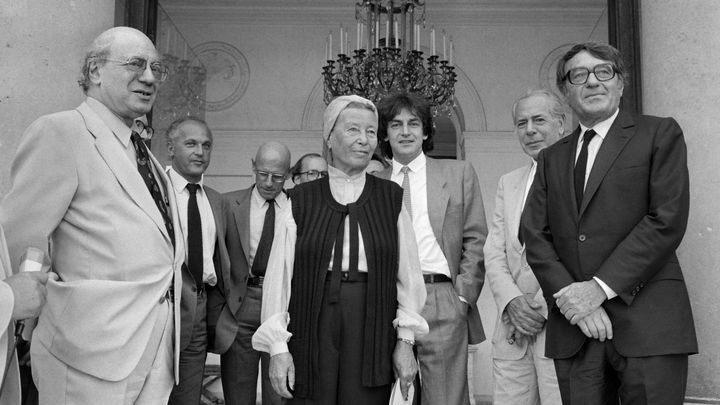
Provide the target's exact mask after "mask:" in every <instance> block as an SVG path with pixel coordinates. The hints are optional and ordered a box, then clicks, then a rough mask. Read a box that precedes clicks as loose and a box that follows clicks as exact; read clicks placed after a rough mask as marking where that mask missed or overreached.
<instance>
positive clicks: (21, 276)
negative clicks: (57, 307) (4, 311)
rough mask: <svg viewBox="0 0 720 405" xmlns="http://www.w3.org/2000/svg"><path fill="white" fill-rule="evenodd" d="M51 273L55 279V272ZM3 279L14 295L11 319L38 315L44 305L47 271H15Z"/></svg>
mask: <svg viewBox="0 0 720 405" xmlns="http://www.w3.org/2000/svg"><path fill="white" fill-rule="evenodd" d="M51 274H53V276H55V277H54V279H57V275H56V274H55V273H51ZM3 281H4V282H6V283H7V284H8V285H9V286H10V288H11V289H12V291H13V295H14V296H15V299H14V302H15V304H14V305H13V313H12V319H14V320H21V319H30V318H36V317H37V316H38V315H40V310H41V309H42V307H43V305H45V295H46V294H47V290H46V289H45V284H46V283H47V281H48V273H45V272H39V271H38V272H27V273H17V274H13V275H12V276H10V277H8V278H6V279H5V280H3Z"/></svg>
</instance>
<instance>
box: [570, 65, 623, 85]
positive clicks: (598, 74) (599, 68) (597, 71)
mask: <svg viewBox="0 0 720 405" xmlns="http://www.w3.org/2000/svg"><path fill="white" fill-rule="evenodd" d="M591 72H592V74H594V75H595V78H596V79H598V81H601V82H606V81H608V80H610V79H612V78H613V77H615V73H616V72H617V69H616V68H615V66H614V65H613V64H612V63H603V64H602V65H595V67H593V68H592V70H590V69H588V68H584V67H579V68H574V69H570V70H569V71H568V72H567V73H566V74H565V79H566V80H567V81H569V82H570V84H585V83H587V81H588V77H590V73H591Z"/></svg>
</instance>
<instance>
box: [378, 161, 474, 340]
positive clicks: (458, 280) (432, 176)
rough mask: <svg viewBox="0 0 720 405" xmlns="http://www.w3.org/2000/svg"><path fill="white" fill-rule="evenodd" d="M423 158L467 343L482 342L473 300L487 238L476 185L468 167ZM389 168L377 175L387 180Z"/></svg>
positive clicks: (432, 217)
mask: <svg viewBox="0 0 720 405" xmlns="http://www.w3.org/2000/svg"><path fill="white" fill-rule="evenodd" d="M426 158H427V164H426V173H427V200H428V201H427V203H428V214H429V216H430V225H431V226H432V229H433V233H434V234H435V239H436V240H437V242H438V244H439V245H440V249H441V250H442V252H443V254H444V255H445V259H446V260H447V262H448V266H449V267H450V275H451V276H452V281H453V285H454V287H455V291H456V292H457V294H458V295H461V296H463V297H464V298H465V299H467V301H468V303H469V304H470V311H469V313H468V333H469V343H470V344H476V343H480V342H482V341H483V340H485V333H484V331H483V327H482V321H481V320H480V312H479V311H478V309H477V300H478V297H479V296H480V290H481V289H482V285H483V278H484V277H485V265H484V262H483V244H484V243H485V237H486V235H487V225H486V222H485V209H484V208H483V201H482V195H481V194H480V183H479V182H478V178H477V174H476V173H475V169H473V167H472V165H471V164H470V163H468V162H465V161H460V160H437V159H433V158H430V157H426ZM391 175H392V168H388V169H385V170H383V171H382V172H380V173H378V176H379V177H381V178H384V179H390V176H391Z"/></svg>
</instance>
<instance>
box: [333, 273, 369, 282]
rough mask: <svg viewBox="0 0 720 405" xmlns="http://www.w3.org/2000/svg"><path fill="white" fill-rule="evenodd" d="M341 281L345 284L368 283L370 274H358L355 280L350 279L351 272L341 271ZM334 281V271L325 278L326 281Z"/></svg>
mask: <svg viewBox="0 0 720 405" xmlns="http://www.w3.org/2000/svg"><path fill="white" fill-rule="evenodd" d="M340 274H341V276H340V281H342V282H344V283H367V280H368V274H367V272H364V271H363V272H358V273H357V278H356V279H354V280H351V279H350V272H349V271H341V272H340ZM331 279H332V271H328V274H327V277H325V280H326V281H330V280H331Z"/></svg>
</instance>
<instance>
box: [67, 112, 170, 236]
mask: <svg viewBox="0 0 720 405" xmlns="http://www.w3.org/2000/svg"><path fill="white" fill-rule="evenodd" d="M77 110H78V112H80V114H81V115H82V116H83V119H84V120H85V126H86V127H87V130H88V131H89V132H90V133H91V134H92V135H93V137H95V148H96V149H97V150H98V152H99V153H100V156H102V158H103V160H104V161H105V163H106V164H107V165H108V167H109V168H110V171H112V172H113V175H114V176H115V178H116V179H117V180H118V183H120V185H121V186H122V188H123V189H125V191H126V192H127V193H128V195H129V196H130V198H132V200H133V201H135V203H136V204H137V205H138V206H139V207H140V208H141V209H142V210H143V211H144V212H145V213H146V214H147V215H148V216H149V217H150V218H151V219H152V221H153V222H155V225H157V227H158V228H159V229H160V231H161V232H162V234H163V235H165V237H166V238H167V239H168V241H169V240H170V239H169V238H170V237H169V235H168V233H167V229H166V228H165V221H164V220H163V218H162V215H161V214H160V211H159V210H158V208H157V206H156V205H155V201H154V200H153V198H152V196H151V195H150V192H148V189H147V186H146V185H145V183H144V182H143V180H142V178H141V177H140V175H139V174H138V170H137V167H136V166H134V165H133V162H131V161H130V159H128V157H127V155H126V154H125V151H123V150H122V148H121V147H120V145H119V143H118V140H117V138H116V137H115V134H113V133H112V131H111V130H110V129H109V128H108V127H107V125H105V123H104V122H103V121H102V120H101V119H100V117H99V116H98V115H97V114H96V113H95V112H94V111H93V110H92V108H90V106H88V105H87V104H86V103H82V104H81V105H80V106H79V107H78V108H77ZM153 163H154V164H157V162H156V161H154V159H153ZM156 167H157V166H156ZM158 175H159V176H158V178H159V177H163V176H164V173H163V171H162V170H158ZM166 190H167V189H166Z"/></svg>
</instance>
